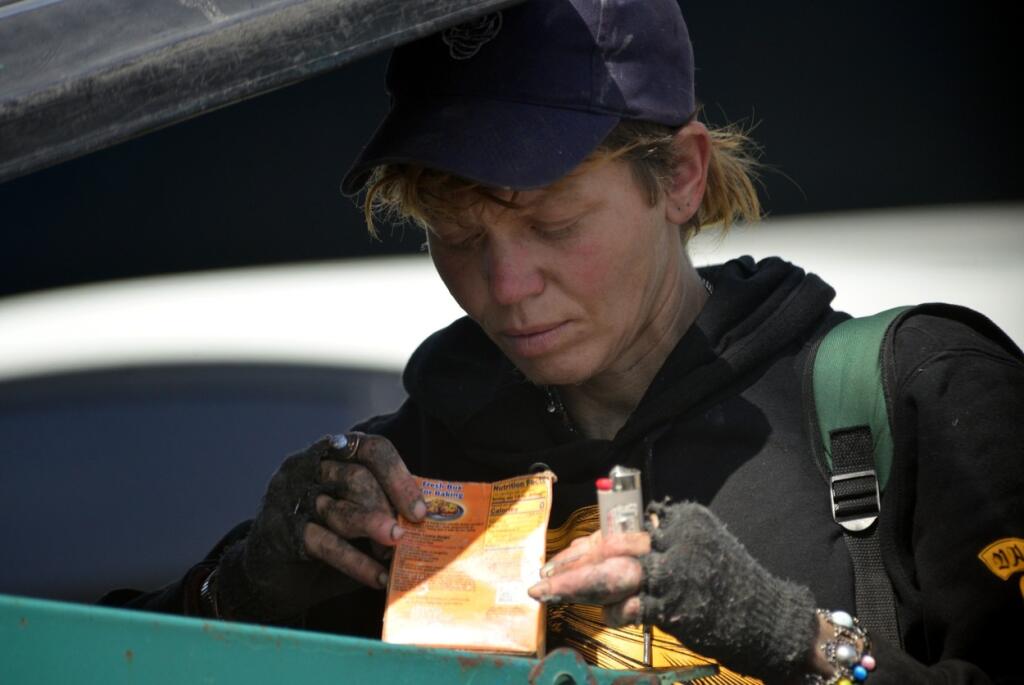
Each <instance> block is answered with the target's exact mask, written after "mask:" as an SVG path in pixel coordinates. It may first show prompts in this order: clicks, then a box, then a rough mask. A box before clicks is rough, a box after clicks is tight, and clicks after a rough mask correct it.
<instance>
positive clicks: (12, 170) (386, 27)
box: [0, 0, 516, 182]
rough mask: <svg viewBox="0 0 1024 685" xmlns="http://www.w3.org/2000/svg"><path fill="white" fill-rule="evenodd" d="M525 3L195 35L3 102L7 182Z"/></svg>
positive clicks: (420, 6) (363, 11)
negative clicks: (500, 9)
mask: <svg viewBox="0 0 1024 685" xmlns="http://www.w3.org/2000/svg"><path fill="white" fill-rule="evenodd" d="M515 2H516V0H478V1H476V2H472V3H467V2H464V1H459V0H424V1H419V2H411V1H409V0H405V1H401V0H400V1H399V2H372V1H371V2H365V3H364V2H360V3H345V2H339V1H338V0H307V1H305V2H301V3H293V4H290V5H287V6H283V7H282V6H279V7H278V8H276V9H274V10H271V11H267V12H264V13H262V14H259V15H256V16H252V17H247V18H245V19H244V20H239V21H234V22H226V23H225V25H223V26H220V27H215V28H216V30H204V31H202V32H199V33H198V34H192V35H188V36H187V37H184V38H183V39H182V40H179V41H176V42H172V43H169V44H166V45H162V46H159V47H157V48H156V49H154V50H153V51H152V52H147V53H146V54H143V55H134V56H130V57H127V58H125V59H124V60H123V61H118V62H114V63H112V64H109V65H106V66H105V67H104V68H102V69H98V70H96V71H94V72H92V73H88V74H83V75H82V76H81V77H79V78H76V79H75V80H73V81H71V82H64V83H58V84H51V85H49V86H47V87H45V88H43V89H41V90H39V91H36V92H33V93H27V94H24V95H22V96H20V97H15V98H13V99H9V100H7V101H3V102H0V182H4V181H7V180H10V179H13V178H16V177H18V176H22V175H25V174H28V173H31V172H33V171H37V170H40V169H43V168H45V167H47V166H50V165H53V164H57V163H59V162H63V161H66V160H69V159H72V158H74V157H78V156H81V155H84V154H87V153H89V152H93V151H96V150H100V149H103V148H105V147H109V146H111V145H114V144H116V143H119V142H122V141H125V140H128V139H130V138H132V137H135V136H138V135H142V134H144V133H148V132H150V131H153V130H156V129H159V128H162V127H165V126H168V125H171V124H174V123H177V122H180V121H183V120H185V119H188V118H190V117H194V116H197V115H200V114H203V113H205V112H208V111H210V110H213V109H216V108H219V107H224V106H227V105H230V104H233V103H235V102H239V101H241V100H244V99H246V98H250V97H253V96H256V95H259V94H261V93H266V92H269V91H271V90H274V89H277V88H280V87H283V86H286V85H289V84H291V83H295V82H297V81H300V80H302V79H305V78H308V77H311V76H314V75H317V74H320V73H324V72H326V71H328V70H331V69H335V68H337V67H339V66H342V65H344V64H347V63H349V62H351V61H353V60H355V59H358V58H361V57H365V56H367V55H370V54H372V53H376V52H381V51H384V50H387V49H390V48H393V47H395V46H397V45H399V44H402V43H404V42H408V41H411V40H414V39H416V38H419V37H421V36H424V35H428V34H430V33H433V32H435V31H439V30H442V29H444V28H446V27H448V26H453V25H455V24H458V23H461V22H463V21H466V20H468V19H471V18H472V17H475V16H479V15H481V14H484V13H486V12H489V11H493V10H496V9H499V8H501V7H505V6H508V5H512V4H515ZM417 15H418V16H417ZM410 16H412V17H413V18H412V19H410Z"/></svg>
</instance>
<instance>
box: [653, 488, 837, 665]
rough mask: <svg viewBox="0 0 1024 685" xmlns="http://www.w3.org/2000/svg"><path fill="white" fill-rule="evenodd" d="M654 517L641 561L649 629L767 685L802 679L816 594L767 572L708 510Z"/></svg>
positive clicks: (688, 506)
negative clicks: (648, 545) (796, 676)
mask: <svg viewBox="0 0 1024 685" xmlns="http://www.w3.org/2000/svg"><path fill="white" fill-rule="evenodd" d="M649 511H650V513H653V514H655V515H656V516H657V519H658V522H659V523H658V527H657V528H652V529H651V531H650V533H651V552H650V554H648V555H646V556H645V557H643V558H642V560H641V563H642V564H643V567H644V572H645V576H646V588H645V590H644V591H643V592H642V593H641V595H640V601H641V611H642V617H643V621H644V622H645V623H652V624H654V625H656V626H658V627H659V628H661V629H662V630H664V631H666V632H668V633H671V634H672V635H674V636H675V637H676V638H677V639H678V640H679V641H680V642H682V643H683V644H684V645H686V646H687V647H690V648H692V649H695V650H697V651H699V652H701V653H702V654H705V655H707V656H710V657H713V658H715V659H717V660H719V661H721V662H723V663H724V664H725V665H727V666H728V667H729V668H730V669H733V670H736V671H739V672H741V673H744V674H747V675H752V676H755V677H758V678H761V679H762V680H764V681H765V682H767V683H776V682H783V681H785V680H786V679H788V678H790V677H792V675H794V674H796V673H798V672H800V671H801V670H802V669H803V668H804V664H805V663H806V661H807V658H808V655H809V653H810V651H811V649H812V643H813V640H814V638H815V636H816V635H817V632H818V628H817V618H816V617H815V613H814V609H815V604H814V598H813V596H812V595H811V591H810V590H809V589H808V588H806V587H803V586H801V585H797V584H795V583H790V582H788V581H785V580H782V579H781V578H776V577H775V576H773V575H772V574H771V573H769V572H768V571H766V570H765V569H764V568H763V567H762V566H761V565H760V564H759V563H758V562H757V561H756V560H755V559H754V558H753V557H752V556H750V554H749V553H748V552H747V550H746V549H745V548H744V547H743V545H742V544H741V543H740V541H739V540H737V539H736V538H735V536H733V535H732V533H730V532H729V531H727V530H726V529H725V526H724V525H723V524H722V523H721V522H720V521H719V520H718V519H717V518H716V517H715V515H714V514H712V513H711V511H710V510H708V509H707V508H706V507H704V506H701V505H699V504H694V503H692V502H682V503H678V504H668V503H663V504H655V505H652V506H651V507H650V509H649Z"/></svg>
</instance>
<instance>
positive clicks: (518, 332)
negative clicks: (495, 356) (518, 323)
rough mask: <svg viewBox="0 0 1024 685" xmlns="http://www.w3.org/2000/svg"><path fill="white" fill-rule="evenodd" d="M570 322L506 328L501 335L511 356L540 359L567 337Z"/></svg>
mask: <svg viewBox="0 0 1024 685" xmlns="http://www.w3.org/2000/svg"><path fill="white" fill-rule="evenodd" d="M567 326H568V322H559V323H548V324H539V325H533V326H526V327H522V328H506V329H504V330H502V331H501V333H500V334H499V335H500V336H501V339H502V340H503V341H504V342H505V345H504V347H506V349H507V351H508V352H509V353H510V354H513V355H515V356H519V357H538V356H540V355H543V354H546V353H548V352H550V351H551V350H553V349H554V348H555V347H557V346H558V344H559V343H560V342H561V340H562V338H563V337H564V335H565V329H566V327H567Z"/></svg>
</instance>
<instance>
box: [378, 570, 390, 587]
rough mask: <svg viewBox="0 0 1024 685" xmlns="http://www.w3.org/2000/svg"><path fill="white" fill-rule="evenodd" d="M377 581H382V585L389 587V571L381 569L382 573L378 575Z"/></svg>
mask: <svg viewBox="0 0 1024 685" xmlns="http://www.w3.org/2000/svg"><path fill="white" fill-rule="evenodd" d="M377 582H378V583H380V586H381V587H387V586H388V572H387V571H381V572H380V575H379V576H377Z"/></svg>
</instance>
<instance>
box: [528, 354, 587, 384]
mask: <svg viewBox="0 0 1024 685" xmlns="http://www.w3.org/2000/svg"><path fill="white" fill-rule="evenodd" d="M513 363H514V364H515V365H516V368H518V369H519V370H520V371H521V372H522V374H523V375H524V376H526V378H527V379H528V380H529V381H530V382H531V383H533V384H534V385H579V384H580V383H583V382H585V381H586V380H587V379H588V378H590V377H591V376H592V375H593V374H592V373H589V372H588V371H587V370H584V369H581V368H579V367H576V366H566V365H564V364H556V363H550V362H549V363H545V361H544V360H541V359H527V360H513Z"/></svg>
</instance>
